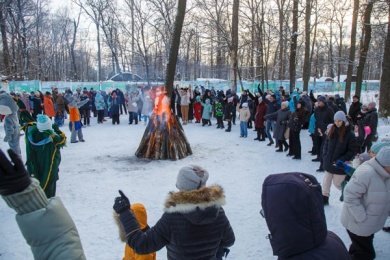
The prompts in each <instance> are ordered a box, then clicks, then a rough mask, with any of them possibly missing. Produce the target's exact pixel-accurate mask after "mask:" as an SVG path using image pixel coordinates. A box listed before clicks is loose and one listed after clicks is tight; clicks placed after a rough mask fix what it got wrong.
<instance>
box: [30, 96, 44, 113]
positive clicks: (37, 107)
mask: <svg viewBox="0 0 390 260" xmlns="http://www.w3.org/2000/svg"><path fill="white" fill-rule="evenodd" d="M32 103H33V106H32V107H33V110H34V114H36V115H38V114H42V100H41V99H40V98H39V97H35V96H34V97H32Z"/></svg>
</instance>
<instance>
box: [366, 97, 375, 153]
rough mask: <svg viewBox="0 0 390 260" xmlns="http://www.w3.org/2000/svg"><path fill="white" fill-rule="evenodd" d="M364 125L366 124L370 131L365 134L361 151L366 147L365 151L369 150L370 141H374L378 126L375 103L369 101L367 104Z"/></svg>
mask: <svg viewBox="0 0 390 260" xmlns="http://www.w3.org/2000/svg"><path fill="white" fill-rule="evenodd" d="M364 126H368V127H369V128H370V130H371V133H370V134H368V135H367V137H366V140H365V141H364V146H363V151H364V150H365V149H366V148H367V151H369V150H370V148H371V146H372V142H374V141H375V139H376V136H377V132H376V129H377V127H378V111H377V109H376V103H375V102H371V103H369V104H368V112H367V113H366V116H365V117H364Z"/></svg>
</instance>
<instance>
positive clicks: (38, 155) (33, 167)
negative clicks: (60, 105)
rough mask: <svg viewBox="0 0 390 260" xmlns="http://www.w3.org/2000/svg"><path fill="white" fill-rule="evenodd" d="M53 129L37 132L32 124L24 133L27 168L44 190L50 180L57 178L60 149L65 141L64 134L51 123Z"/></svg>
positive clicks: (53, 180)
mask: <svg viewBox="0 0 390 260" xmlns="http://www.w3.org/2000/svg"><path fill="white" fill-rule="evenodd" d="M53 130H54V131H45V132H39V130H38V128H37V126H36V125H35V124H33V125H30V126H28V127H27V130H26V135H25V136H26V154H27V162H26V164H27V170H28V171H29V173H30V175H31V176H34V177H35V178H36V179H38V180H39V182H40V184H41V187H42V189H43V190H44V191H46V189H47V187H48V186H49V185H50V184H51V183H52V182H55V181H57V180H58V170H59V165H60V162H61V153H60V149H61V148H62V147H63V146H64V145H65V143H66V136H65V134H64V133H63V132H61V130H59V128H58V126H57V125H53Z"/></svg>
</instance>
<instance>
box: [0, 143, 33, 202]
mask: <svg viewBox="0 0 390 260" xmlns="http://www.w3.org/2000/svg"><path fill="white" fill-rule="evenodd" d="M8 154H9V157H10V158H11V161H12V163H11V161H9V160H8V158H7V157H6V156H5V154H4V152H3V151H2V150H1V149H0V195H4V196H6V195H11V194H14V193H17V192H21V191H23V190H24V189H26V188H27V187H28V186H29V185H30V183H31V179H30V176H29V174H28V172H27V170H26V168H24V165H23V162H22V159H21V158H20V157H19V155H17V154H16V153H15V152H14V151H13V150H11V149H10V150H8Z"/></svg>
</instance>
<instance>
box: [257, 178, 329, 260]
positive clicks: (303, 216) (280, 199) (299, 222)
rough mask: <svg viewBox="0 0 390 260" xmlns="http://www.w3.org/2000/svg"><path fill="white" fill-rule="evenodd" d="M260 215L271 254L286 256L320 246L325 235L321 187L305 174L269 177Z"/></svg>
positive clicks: (264, 184) (266, 180)
mask: <svg viewBox="0 0 390 260" xmlns="http://www.w3.org/2000/svg"><path fill="white" fill-rule="evenodd" d="M261 205H262V207H263V209H262V212H263V214H264V218H265V220H266V222H267V226H268V229H269V231H270V235H269V236H268V238H269V240H270V243H271V246H272V250H273V253H274V255H277V256H279V257H290V256H292V255H296V254H300V253H302V252H305V251H308V250H310V249H312V248H315V247H318V246H319V245H321V244H322V243H323V242H324V240H325V239H326V236H327V232H328V231H327V227H326V219H325V213H324V205H323V199H322V191H321V185H320V184H319V183H318V181H317V179H316V178H315V177H314V176H312V175H310V174H305V173H297V172H290V173H282V174H272V175H269V176H268V177H267V178H266V179H265V180H264V183H263V191H262V195H261Z"/></svg>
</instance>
